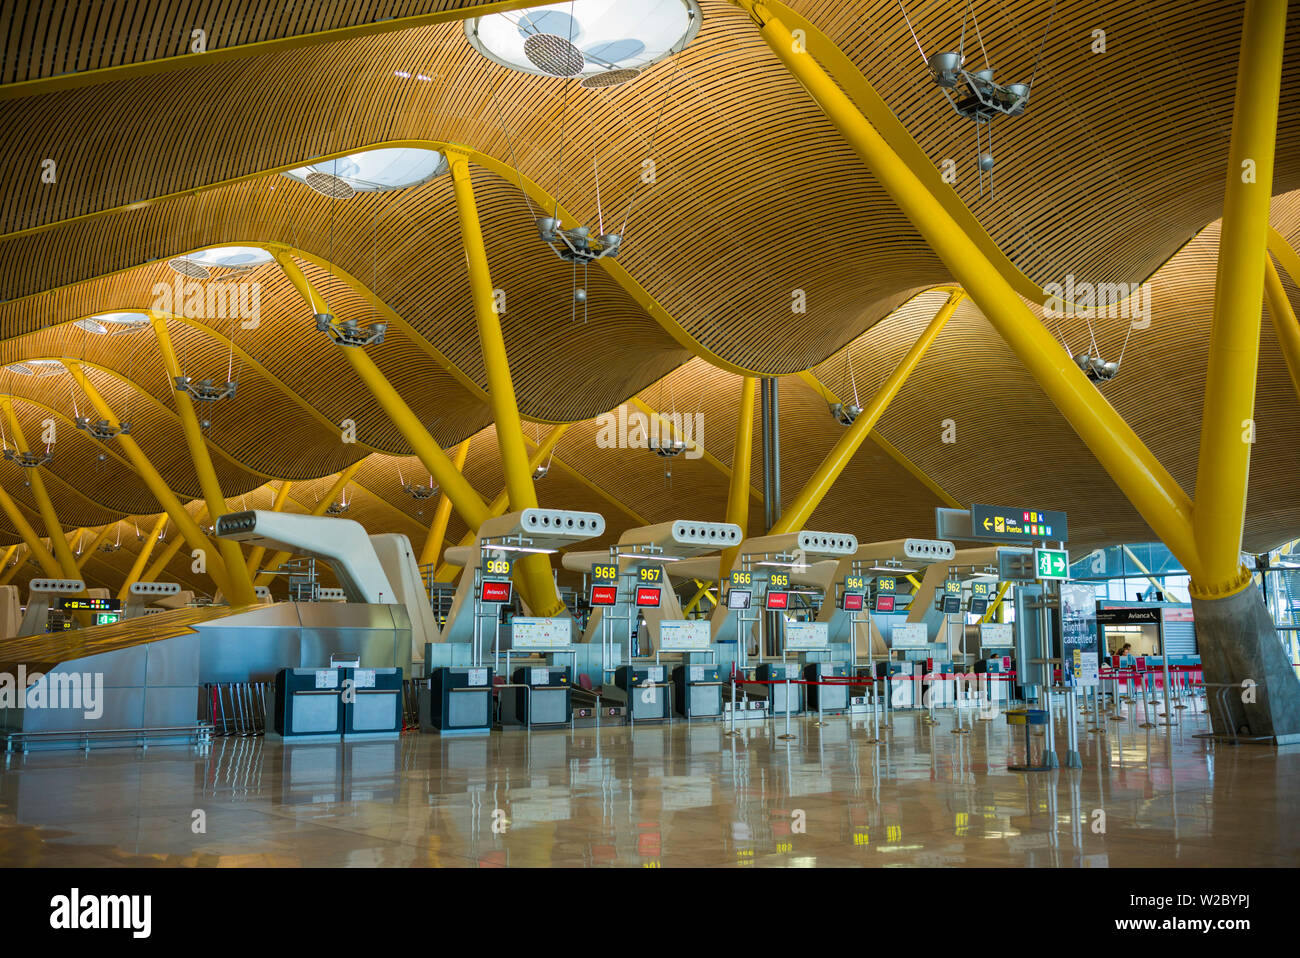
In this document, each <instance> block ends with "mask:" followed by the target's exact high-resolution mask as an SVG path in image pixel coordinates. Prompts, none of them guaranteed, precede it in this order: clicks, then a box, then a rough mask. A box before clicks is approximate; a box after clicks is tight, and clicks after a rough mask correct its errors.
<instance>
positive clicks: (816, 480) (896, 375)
mask: <svg viewBox="0 0 1300 958" xmlns="http://www.w3.org/2000/svg"><path fill="white" fill-rule="evenodd" d="M962 299H963V293H962V292H961V291H960V290H956V291H954V292H953V293H952V294H951V295H950V296H949V297H948V299H947V300H946V301H945V302H944V304H943V305H942V306H940V307H939V311H938V312H937V313H935V314H934V318H933V319H932V320H930V325H928V326H926V327H925V330H924V331H923V332H922V333H921V335H920V336H919V337H918V338H917V340H916V342H915V343H913V344H912V348H911V349H909V350H908V351H907V355H906V356H904V357H903V361H902V362H900V363H899V364H898V368H897V369H895V370H894V372H893V373H892V374H891V375H890V377H889V378H888V379H887V380H885V383H884V385H883V386H881V387H880V390H879V391H878V392H877V393H876V395H874V396H873V397H871V402H869V403H867V406H866V408H865V409H863V410H862V412H860V413H859V414H858V418H856V419H854V420H853V425H851V426H849V428H848V429H847V430H845V432H844V434H843V435H842V436H840V438H839V441H838V442H836V443H835V445H834V446H833V447H832V448H831V451H830V452H829V453H827V454H826V458H825V459H823V460H822V464H821V465H820V466H818V467H817V471H816V472H814V473H813V474H812V477H811V478H810V479H809V480H808V482H807V483H806V484H805V485H804V487H803V489H802V490H801V491H800V493H799V495H798V497H797V498H796V499H795V500H794V502H792V503H791V504H790V507H789V508H788V509H786V510H785V512H784V513H782V515H781V518H780V519H779V520H778V521H777V523H776V525H774V526H773V527H772V534H773V535H780V534H782V533H786V532H798V531H799V530H800V529H802V528H803V527H804V523H806V522H807V521H808V519H809V517H811V516H812V514H813V512H814V511H815V510H816V509H817V507H818V506H819V505H820V504H821V501H822V499H823V498H824V497H825V496H826V493H828V492H830V490H831V486H833V485H834V484H835V480H836V479H838V478H839V476H840V473H841V472H843V471H844V467H845V466H847V465H848V464H849V461H850V460H852V458H853V455H854V453H856V452H857V451H858V449H859V448H861V446H862V444H863V443H864V442H865V441H866V439H867V436H869V435H870V434H871V430H873V429H875V428H876V423H877V422H879V421H880V417H881V416H882V415H883V414H884V412H885V410H886V409H887V408H888V407H889V403H890V402H891V401H892V400H893V398H894V397H895V396H897V395H898V391H899V390H900V389H902V388H903V383H905V382H906V381H907V377H908V376H909V375H911V372H912V370H913V369H915V368H916V366H917V363H919V362H920V361H921V357H922V356H924V355H925V351H926V350H927V349H928V348H929V347H930V344H931V343H933V342H934V341H935V339H936V338H937V337H938V335H939V333H940V331H941V330H942V329H943V327H944V326H945V325H947V323H948V320H949V319H950V318H951V317H952V314H953V313H954V312H955V311H956V309H957V306H958V305H959V304H960V303H961V301H962Z"/></svg>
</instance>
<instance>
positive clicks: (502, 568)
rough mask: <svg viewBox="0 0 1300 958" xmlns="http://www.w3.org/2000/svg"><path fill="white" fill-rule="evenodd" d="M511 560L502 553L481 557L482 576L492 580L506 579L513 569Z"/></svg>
mask: <svg viewBox="0 0 1300 958" xmlns="http://www.w3.org/2000/svg"><path fill="white" fill-rule="evenodd" d="M513 565H514V562H513V560H512V559H511V558H510V557H509V556H508V555H506V554H504V553H502V552H496V553H489V554H488V555H486V556H484V557H483V574H484V575H490V576H492V577H493V578H499V579H508V578H510V570H511V568H512V567H513Z"/></svg>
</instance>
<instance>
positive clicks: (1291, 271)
mask: <svg viewBox="0 0 1300 958" xmlns="http://www.w3.org/2000/svg"><path fill="white" fill-rule="evenodd" d="M1268 250H1269V252H1270V253H1272V254H1273V255H1274V256H1276V257H1277V261H1278V263H1280V264H1281V266H1282V268H1283V269H1284V270H1286V271H1287V273H1288V275H1290V277H1291V282H1293V283H1300V256H1297V255H1296V252H1295V250H1293V249H1292V248H1291V244H1290V243H1288V242H1287V241H1286V238H1285V237H1284V236H1283V235H1282V234H1281V233H1279V232H1278V231H1277V230H1275V229H1270V230H1269V231H1268ZM1264 268H1265V273H1264V296H1265V299H1266V300H1267V301H1268V314H1269V316H1270V318H1272V320H1273V329H1274V330H1275V331H1276V332H1277V342H1278V346H1279V347H1280V349H1281V350H1282V358H1283V359H1285V360H1286V368H1287V372H1289V373H1290V374H1291V384H1292V385H1293V386H1295V391H1296V395H1297V396H1300V323H1298V322H1297V321H1296V315H1295V310H1294V309H1292V308H1291V301H1290V300H1289V299H1287V295H1286V287H1285V286H1283V285H1282V277H1281V276H1280V275H1279V274H1278V271H1277V268H1276V267H1275V266H1274V265H1273V262H1272V260H1268V261H1266V262H1265V264H1264Z"/></svg>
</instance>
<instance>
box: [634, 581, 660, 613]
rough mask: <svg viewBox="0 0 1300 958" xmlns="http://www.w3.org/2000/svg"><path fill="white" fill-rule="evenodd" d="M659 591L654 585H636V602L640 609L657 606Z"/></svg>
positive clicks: (655, 607)
mask: <svg viewBox="0 0 1300 958" xmlns="http://www.w3.org/2000/svg"><path fill="white" fill-rule="evenodd" d="M659 597H660V591H659V589H658V588H657V587H655V586H637V590H636V604H637V608H640V609H657V608H659Z"/></svg>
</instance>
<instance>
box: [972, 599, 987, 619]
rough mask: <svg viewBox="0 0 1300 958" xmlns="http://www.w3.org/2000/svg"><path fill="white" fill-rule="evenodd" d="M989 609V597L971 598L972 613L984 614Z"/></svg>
mask: <svg viewBox="0 0 1300 958" xmlns="http://www.w3.org/2000/svg"><path fill="white" fill-rule="evenodd" d="M988 610H989V600H988V599H974V598H973V599H971V600H970V614H971V615H983V614H984V613H985V612H987V611H988Z"/></svg>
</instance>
